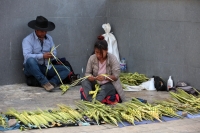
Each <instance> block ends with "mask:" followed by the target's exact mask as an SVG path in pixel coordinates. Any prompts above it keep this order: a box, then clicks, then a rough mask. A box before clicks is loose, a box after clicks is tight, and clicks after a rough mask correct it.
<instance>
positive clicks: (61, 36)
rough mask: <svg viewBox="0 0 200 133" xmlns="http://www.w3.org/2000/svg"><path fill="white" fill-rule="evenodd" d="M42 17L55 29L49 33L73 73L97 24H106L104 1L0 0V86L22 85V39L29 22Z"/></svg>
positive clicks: (87, 52)
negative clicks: (52, 24) (72, 69)
mask: <svg viewBox="0 0 200 133" xmlns="http://www.w3.org/2000/svg"><path fill="white" fill-rule="evenodd" d="M39 15H43V16H45V17H46V18H47V19H48V20H50V21H53V22H54V23H55V25H56V29H55V30H54V31H52V32H49V34H50V35H52V37H53V39H54V43H55V44H56V45H58V44H61V45H60V46H59V47H58V53H59V54H58V57H66V58H67V59H68V61H69V62H70V63H71V65H72V67H73V68H74V71H75V72H76V73H79V74H82V71H81V69H82V67H83V69H84V70H85V66H86V63H87V59H88V57H89V55H90V54H91V53H92V51H93V44H94V42H95V41H96V37H97V36H98V35H99V34H102V33H104V31H103V29H102V28H101V25H102V24H103V23H105V22H106V0H0V18H1V19H0V25H1V26H0V27H1V30H0V36H1V37H0V44H1V49H0V62H1V65H0V85H5V84H13V83H23V82H25V79H24V74H23V72H22V66H23V65H22V63H23V55H22V46H21V45H22V44H21V42H22V40H23V38H24V37H25V36H27V35H28V34H30V33H31V32H33V30H32V29H30V28H29V27H28V26H27V23H28V22H29V21H30V20H34V19H36V16H39Z"/></svg>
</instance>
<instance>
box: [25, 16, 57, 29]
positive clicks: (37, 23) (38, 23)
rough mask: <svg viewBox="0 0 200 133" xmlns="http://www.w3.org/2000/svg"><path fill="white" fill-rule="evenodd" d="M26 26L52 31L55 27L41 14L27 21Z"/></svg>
mask: <svg viewBox="0 0 200 133" xmlns="http://www.w3.org/2000/svg"><path fill="white" fill-rule="evenodd" d="M28 26H29V27H30V28H32V29H35V30H43V31H52V30H54V29H55V24H54V23H53V22H51V21H48V20H47V19H46V18H45V17H43V16H37V18H36V20H32V21H30V22H29V23H28Z"/></svg>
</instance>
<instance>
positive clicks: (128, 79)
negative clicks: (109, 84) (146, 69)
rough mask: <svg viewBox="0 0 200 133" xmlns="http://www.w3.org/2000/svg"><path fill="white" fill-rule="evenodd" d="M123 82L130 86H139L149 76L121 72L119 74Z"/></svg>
mask: <svg viewBox="0 0 200 133" xmlns="http://www.w3.org/2000/svg"><path fill="white" fill-rule="evenodd" d="M119 78H120V80H121V83H122V84H126V85H130V86H137V85H140V84H141V83H143V82H145V81H147V80H148V79H149V78H147V77H146V76H145V75H144V74H139V73H137V72H135V73H121V74H120V76H119Z"/></svg>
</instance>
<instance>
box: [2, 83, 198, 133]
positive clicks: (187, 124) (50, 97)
mask: <svg viewBox="0 0 200 133" xmlns="http://www.w3.org/2000/svg"><path fill="white" fill-rule="evenodd" d="M79 88H80V86H76V87H73V88H71V89H70V90H68V91H67V92H66V93H65V94H64V95H61V90H59V89H56V90H55V91H54V92H46V91H45V90H44V89H43V88H40V87H29V86H27V85H26V84H14V85H5V86H0V90H1V93H0V112H6V111H7V110H8V109H9V108H15V109H16V110H18V111H22V110H37V109H38V108H40V109H44V110H47V109H52V108H57V106H56V105H57V104H60V103H63V104H66V105H70V106H72V107H75V101H76V100H80V93H79ZM125 95H126V99H127V100H130V99H131V97H139V98H143V99H146V100H148V102H150V103H151V102H153V101H155V100H165V99H167V98H169V93H168V92H157V91H145V90H143V91H140V92H125ZM199 122H200V118H194V119H187V118H184V119H179V120H173V121H168V122H162V123H153V124H144V125H136V126H126V127H122V128H120V127H116V126H114V125H109V124H104V125H99V126H98V125H93V126H76V127H60V128H49V129H42V130H39V129H37V130H28V131H24V132H25V133H26V132H27V133H55V132H57V133H66V132H70V133H104V132H105V133H108V132H115V133H118V132H119V133H121V132H125V133H133V132H134V133H200V128H199V127H200V123H199ZM19 132H20V133H21V131H20V130H12V131H6V133H19Z"/></svg>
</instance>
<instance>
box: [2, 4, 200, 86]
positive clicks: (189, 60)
mask: <svg viewBox="0 0 200 133" xmlns="http://www.w3.org/2000/svg"><path fill="white" fill-rule="evenodd" d="M38 15H43V16H45V17H46V18H48V19H49V20H50V21H53V22H54V23H55V24H56V29H55V30H54V31H52V32H49V34H51V35H52V37H53V38H54V43H55V44H56V45H58V44H61V45H60V46H59V48H58V52H59V54H58V57H63V56H65V57H67V59H68V60H69V62H70V63H71V64H72V67H73V68H74V70H75V72H76V73H80V74H82V71H81V69H82V67H83V69H84V70H85V66H86V63H87V59H88V57H89V55H90V54H91V53H92V51H93V44H94V42H95V40H96V37H97V36H98V35H99V34H102V33H104V31H103V29H102V28H101V25H102V24H103V23H106V22H109V23H110V24H111V27H112V31H113V34H114V35H115V36H116V38H117V40H118V47H119V52H120V56H121V57H125V58H126V60H127V64H128V71H129V72H139V73H144V74H147V76H149V77H150V76H152V75H158V76H161V77H163V78H164V79H165V80H166V79H167V78H168V76H169V75H172V77H173V79H174V80H175V82H177V81H178V80H183V81H187V82H189V83H191V85H192V86H194V87H196V88H200V82H199V79H200V61H199V59H198V56H199V54H200V37H199V36H200V23H199V22H200V1H199V0H1V1H0V17H1V19H0V25H1V31H0V36H1V37H0V44H1V49H0V62H1V65H0V85H4V84H13V83H23V82H24V75H23V72H22V62H23V56H22V48H21V41H22V39H23V38H24V37H25V36H26V35H28V34H29V33H31V32H32V31H33V30H32V29H30V28H29V27H28V26H27V23H28V22H29V21H30V20H33V19H35V18H36V16H38Z"/></svg>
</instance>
